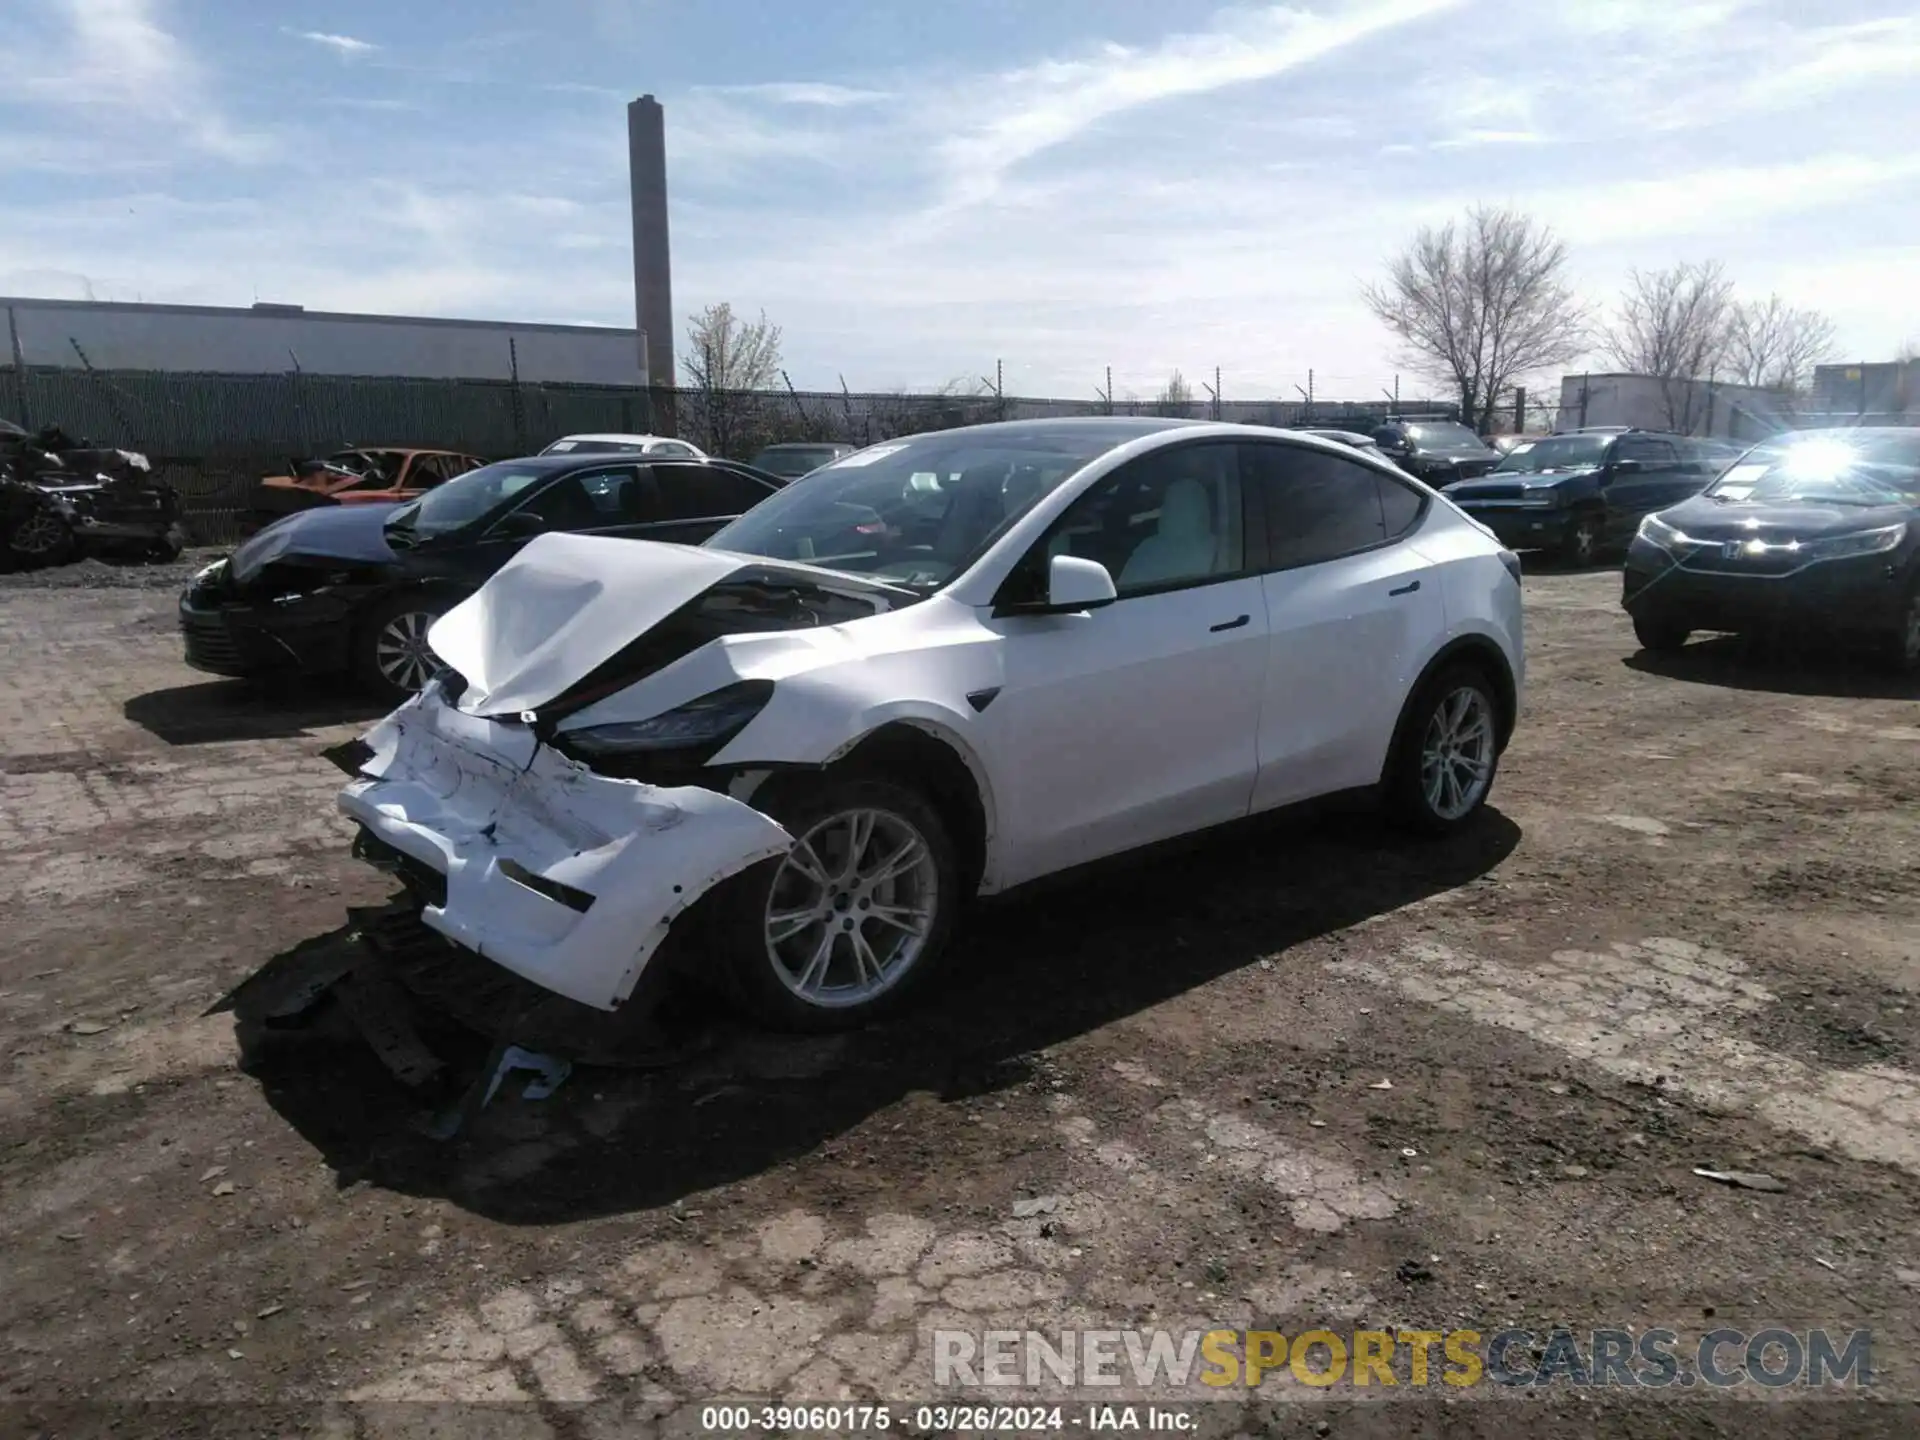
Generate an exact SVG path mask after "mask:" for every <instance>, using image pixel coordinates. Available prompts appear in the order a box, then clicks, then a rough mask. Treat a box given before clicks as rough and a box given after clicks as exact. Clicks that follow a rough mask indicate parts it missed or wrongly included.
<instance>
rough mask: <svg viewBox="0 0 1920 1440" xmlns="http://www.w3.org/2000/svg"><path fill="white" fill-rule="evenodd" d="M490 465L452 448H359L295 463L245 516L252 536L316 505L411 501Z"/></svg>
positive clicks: (270, 481)
mask: <svg viewBox="0 0 1920 1440" xmlns="http://www.w3.org/2000/svg"><path fill="white" fill-rule="evenodd" d="M486 463H487V462H486V461H484V460H482V459H480V458H479V457H478V456H476V455H461V454H459V453H457V452H455V451H452V450H408V449H398V448H394V447H387V446H360V447H356V448H355V449H352V450H341V451H337V452H336V453H334V454H332V455H329V456H327V457H326V459H324V460H296V461H293V462H292V463H291V464H290V466H289V468H290V469H291V470H292V471H293V473H292V474H291V475H269V476H266V477H265V478H263V479H262V480H261V481H260V489H259V491H258V492H257V494H256V495H255V497H254V502H253V505H252V506H251V508H250V511H249V513H248V515H247V517H246V524H244V525H243V527H242V528H243V529H245V530H246V531H248V532H249V533H251V532H252V531H254V530H258V529H260V528H261V527H262V526H264V525H269V524H271V523H273V522H274V521H275V520H278V519H279V518H280V517H281V516H283V515H291V514H292V513H293V512H294V511H296V510H308V509H311V508H313V507H314V506H316V505H389V504H392V503H394V502H396V501H400V500H411V499H413V498H414V497H415V496H417V495H421V494H423V493H425V492H426V491H428V490H431V489H432V488H433V487H434V486H436V485H438V484H440V482H441V481H443V480H451V479H453V477H454V476H456V475H464V474H466V473H467V472H468V471H469V470H477V469H479V468H480V466H482V465H484V464H486Z"/></svg>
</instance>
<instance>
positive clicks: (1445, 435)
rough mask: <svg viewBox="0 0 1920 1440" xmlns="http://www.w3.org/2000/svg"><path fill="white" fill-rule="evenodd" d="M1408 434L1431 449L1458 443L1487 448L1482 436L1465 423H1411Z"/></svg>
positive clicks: (1478, 448)
mask: <svg viewBox="0 0 1920 1440" xmlns="http://www.w3.org/2000/svg"><path fill="white" fill-rule="evenodd" d="M1407 434H1408V436H1409V437H1411V439H1412V440H1413V443H1414V444H1416V445H1423V446H1426V447H1428V448H1430V449H1439V448H1440V447H1442V446H1458V445H1465V446H1469V447H1471V448H1472V449H1475V450H1484V449H1486V448H1487V447H1486V446H1485V445H1484V444H1482V443H1481V440H1480V437H1479V436H1478V435H1476V434H1474V433H1473V431H1471V430H1469V429H1468V428H1467V427H1466V426H1464V425H1409V426H1407Z"/></svg>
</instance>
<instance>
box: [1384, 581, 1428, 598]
mask: <svg viewBox="0 0 1920 1440" xmlns="http://www.w3.org/2000/svg"><path fill="white" fill-rule="evenodd" d="M1419 588H1420V582H1419V581H1418V580H1415V581H1412V582H1410V583H1409V584H1406V585H1402V586H1401V587H1400V588H1399V589H1398V590H1389V591H1387V594H1388V595H1411V594H1412V593H1413V592H1414V591H1416V590H1418V589H1419Z"/></svg>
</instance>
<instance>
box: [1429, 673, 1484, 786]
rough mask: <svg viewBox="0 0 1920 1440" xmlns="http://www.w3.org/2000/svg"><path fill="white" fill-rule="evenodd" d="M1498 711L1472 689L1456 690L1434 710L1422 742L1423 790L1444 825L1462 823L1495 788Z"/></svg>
mask: <svg viewBox="0 0 1920 1440" xmlns="http://www.w3.org/2000/svg"><path fill="white" fill-rule="evenodd" d="M1493 762H1494V744H1493V706H1492V704H1491V703H1490V702H1489V701H1488V699H1487V697H1486V695H1485V694H1484V693H1483V692H1482V691H1480V690H1477V689H1475V688H1474V687H1473V686H1471V685H1462V686H1460V687H1459V688H1458V689H1456V690H1453V691H1451V692H1449V693H1448V694H1447V696H1446V697H1445V698H1444V699H1442V700H1441V702H1440V703H1439V705H1437V706H1436V707H1435V708H1434V711H1433V716H1432V718H1431V719H1429V720H1428V721H1427V729H1426V734H1425V735H1424V736H1423V737H1422V738H1421V741H1420V789H1421V793H1422V794H1423V795H1424V796H1425V797H1426V802H1427V807H1428V808H1429V809H1430V810H1432V811H1433V813H1434V815H1435V816H1437V817H1438V818H1439V819H1441V820H1458V819H1460V818H1461V817H1462V816H1464V815H1466V814H1468V813H1469V812H1470V811H1472V809H1473V807H1474V806H1476V805H1478V804H1479V803H1480V802H1481V800H1482V799H1484V798H1485V797H1486V793H1487V787H1488V786H1489V785H1491V784H1492V783H1493Z"/></svg>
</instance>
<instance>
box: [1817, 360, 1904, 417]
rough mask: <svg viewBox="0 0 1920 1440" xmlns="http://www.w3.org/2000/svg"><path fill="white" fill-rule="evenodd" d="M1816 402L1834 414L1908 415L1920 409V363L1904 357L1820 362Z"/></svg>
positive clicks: (1818, 405)
mask: <svg viewBox="0 0 1920 1440" xmlns="http://www.w3.org/2000/svg"><path fill="white" fill-rule="evenodd" d="M1813 404H1814V406H1815V408H1817V409H1819V410H1822V411H1825V412H1827V413H1829V414H1834V415H1862V416H1876V417H1888V416H1905V415H1909V414H1912V413H1913V412H1915V411H1916V410H1920V365H1916V364H1914V363H1912V362H1911V361H1905V360H1886V361H1881V362H1879V363H1877V364H1868V363H1865V362H1862V361H1853V362H1851V363H1848V364H1844V365H1819V366H1816V367H1815V368H1814V372H1813Z"/></svg>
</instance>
